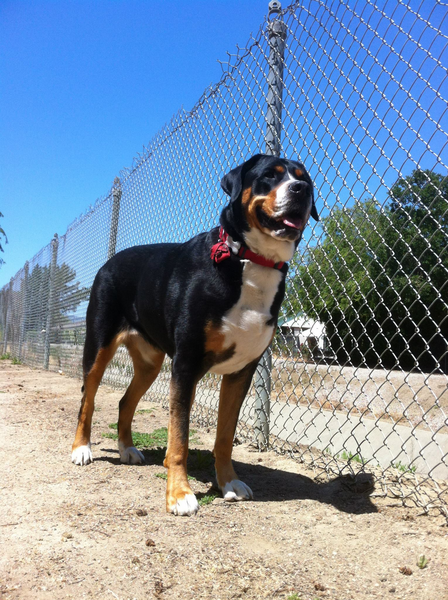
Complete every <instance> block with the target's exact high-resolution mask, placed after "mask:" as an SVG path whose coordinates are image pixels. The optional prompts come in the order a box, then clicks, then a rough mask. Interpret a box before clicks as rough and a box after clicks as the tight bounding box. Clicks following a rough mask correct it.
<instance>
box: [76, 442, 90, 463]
mask: <svg viewBox="0 0 448 600" xmlns="http://www.w3.org/2000/svg"><path fill="white" fill-rule="evenodd" d="M91 462H93V456H92V451H91V450H90V443H89V444H88V445H87V446H79V447H78V448H76V449H75V450H73V452H72V463H74V464H75V465H88V464H89V463H91Z"/></svg>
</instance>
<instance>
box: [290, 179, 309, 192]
mask: <svg viewBox="0 0 448 600" xmlns="http://www.w3.org/2000/svg"><path fill="white" fill-rule="evenodd" d="M308 187H309V186H308V184H307V182H306V181H293V182H292V183H291V184H290V186H289V191H290V192H292V193H293V194H303V193H306V191H307V190H308Z"/></svg>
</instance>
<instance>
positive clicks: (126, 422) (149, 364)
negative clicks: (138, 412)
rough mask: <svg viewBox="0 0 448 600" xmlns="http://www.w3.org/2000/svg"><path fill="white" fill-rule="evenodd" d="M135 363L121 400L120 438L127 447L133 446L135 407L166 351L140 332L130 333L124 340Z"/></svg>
mask: <svg viewBox="0 0 448 600" xmlns="http://www.w3.org/2000/svg"><path fill="white" fill-rule="evenodd" d="M123 342H124V344H125V345H126V347H127V349H128V351H129V354H130V356H131V358H132V362H133V365H134V377H133V378H132V381H131V383H130V385H129V387H128V389H127V390H126V393H125V394H124V396H123V398H122V399H121V401H120V413H119V418H118V439H119V441H120V442H121V443H122V444H123V446H124V447H125V448H128V447H130V446H133V445H134V443H133V441H132V419H133V418H134V413H135V409H136V408H137V405H138V403H139V401H140V399H141V397H142V396H143V394H144V393H145V392H147V390H148V389H149V388H150V386H151V385H152V383H153V382H154V380H155V379H156V377H157V375H158V374H159V372H160V369H161V367H162V363H163V359H164V358H165V353H164V352H162V351H161V350H158V349H157V348H154V347H153V346H151V344H148V342H145V340H144V339H143V338H142V336H141V335H140V334H138V333H130V334H128V335H127V336H126V338H125V339H124V340H123Z"/></svg>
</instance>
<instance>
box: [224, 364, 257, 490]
mask: <svg viewBox="0 0 448 600" xmlns="http://www.w3.org/2000/svg"><path fill="white" fill-rule="evenodd" d="M257 362H258V360H257V361H254V362H253V363H251V364H250V365H247V367H245V368H244V369H243V370H242V371H240V372H239V373H235V374H232V375H224V376H223V378H222V383H221V390H220V393H219V409H218V425H217V429H216V441H215V447H214V449H213V454H214V457H215V469H216V478H217V480H218V485H219V486H220V487H222V488H223V487H224V486H225V484H226V483H229V482H230V481H233V480H235V479H238V476H237V474H236V473H235V470H234V468H233V464H232V449H233V439H234V436H235V429H236V425H237V422H238V415H239V411H240V408H241V405H242V403H243V401H244V398H245V397H246V394H247V391H248V389H249V387H250V383H251V381H252V375H253V372H254V370H255V367H256V364H257Z"/></svg>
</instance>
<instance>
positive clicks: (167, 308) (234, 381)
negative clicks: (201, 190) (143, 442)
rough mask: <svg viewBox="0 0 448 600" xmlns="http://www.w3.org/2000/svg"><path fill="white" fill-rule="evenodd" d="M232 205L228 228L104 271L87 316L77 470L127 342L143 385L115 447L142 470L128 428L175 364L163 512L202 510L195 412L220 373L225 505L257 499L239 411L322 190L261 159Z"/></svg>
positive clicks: (124, 415) (113, 263) (219, 474)
mask: <svg viewBox="0 0 448 600" xmlns="http://www.w3.org/2000/svg"><path fill="white" fill-rule="evenodd" d="M221 186H222V188H223V190H224V191H225V193H226V194H228V195H229V196H230V202H229V204H228V205H227V206H226V207H225V208H224V209H223V211H222V213H221V218H220V223H221V227H215V228H214V229H212V230H211V231H209V232H207V233H202V234H200V235H197V236H196V237H194V238H193V239H191V240H189V241H188V242H185V243H183V244H154V245H146V246H136V247H133V248H128V249H127V250H123V251H122V252H119V253H118V254H116V255H115V256H114V257H113V258H111V259H110V260H109V261H108V262H107V263H106V264H105V265H104V266H103V267H102V268H101V269H100V270H99V272H98V274H97V276H96V278H95V281H94V284H93V287H92V292H91V297H90V303H89V307H88V310H87V333H86V342H85V347H84V356H83V370H84V386H83V392H84V393H83V398H82V402H81V409H80V411H79V418H78V427H77V431H76V437H75V441H74V443H73V449H72V450H73V451H72V461H73V462H74V463H75V464H77V465H86V464H88V463H90V462H91V461H92V453H91V449H90V431H91V423H92V414H93V410H94V399H95V394H96V392H97V389H98V386H99V384H100V381H101V378H102V376H103V374H104V371H105V369H106V367H107V365H108V363H109V362H110V361H111V359H112V357H113V356H114V354H115V351H116V350H117V348H118V346H120V344H124V345H125V346H126V347H127V349H128V351H129V354H130V355H131V358H132V361H133V364H134V377H133V379H132V381H131V383H130V385H129V387H128V389H127V390H126V393H125V395H124V396H123V398H122V400H121V401H120V405H119V419H118V448H119V452H120V459H121V462H123V463H130V464H138V463H142V462H143V461H144V457H143V454H142V453H141V452H140V451H139V450H137V449H136V448H135V447H134V446H133V442H132V435H131V423H132V419H133V416H134V412H135V409H136V407H137V404H138V402H139V400H140V398H141V397H142V395H143V394H144V393H145V392H146V391H147V390H148V388H149V387H150V385H151V384H152V383H153V381H154V380H155V378H156V377H157V375H158V373H159V371H160V368H161V366H162V361H163V359H164V356H165V354H168V355H169V356H170V357H171V358H172V376H171V386H170V417H169V427H168V447H167V451H166V458H165V461H164V465H165V467H167V469H168V484H167V493H166V509H167V511H168V512H171V513H174V514H176V515H193V514H195V513H196V512H197V510H198V502H197V500H196V497H195V496H194V494H193V493H192V491H191V488H190V485H189V483H188V479H187V468H186V467H187V454H188V434H189V417H190V409H191V405H192V403H193V400H194V395H195V389H196V385H197V383H198V382H199V380H200V379H201V378H202V377H203V376H204V375H205V373H207V372H212V373H218V374H220V375H223V378H222V384H221V391H220V398H219V411H218V425H217V433H216V441H215V447H214V457H215V468H216V478H217V482H218V485H219V487H220V489H221V491H222V494H223V496H224V499H225V500H228V501H234V500H246V499H249V498H252V491H251V489H250V488H249V487H248V486H247V485H246V484H245V483H243V482H242V481H240V480H239V479H238V476H237V475H236V473H235V471H234V468H233V466H232V460H231V455H232V445H233V438H234V433H235V428H236V424H237V420H238V414H239V410H240V407H241V404H242V402H243V400H244V397H245V395H246V393H247V391H248V389H249V386H250V383H251V380H252V375H253V373H254V371H255V367H256V365H257V363H258V360H259V358H260V357H261V355H262V354H263V352H264V351H265V350H266V348H267V347H268V345H269V343H270V342H271V340H272V337H273V335H274V332H275V328H276V324H277V316H278V312H279V309H280V304H281V302H282V300H283V296H284V292H285V276H286V271H287V268H288V265H287V262H286V261H288V260H290V259H291V258H292V256H293V254H294V251H295V249H296V247H297V244H298V243H299V241H300V239H301V237H302V232H303V230H304V228H305V226H306V224H307V221H308V218H309V216H310V215H311V216H312V217H313V218H314V219H316V220H317V219H318V215H317V211H316V207H315V205H314V196H313V184H312V182H311V179H310V177H309V175H308V173H307V172H306V170H305V168H304V167H303V165H301V164H300V163H298V162H294V161H292V160H285V159H281V158H277V157H273V156H266V155H262V154H257V155H256V156H253V157H252V158H251V159H250V160H248V161H247V162H245V163H244V164H242V165H240V166H238V167H236V168H235V169H233V170H232V171H230V172H229V173H228V174H227V175H225V176H224V177H223V179H222V181H221Z"/></svg>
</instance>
